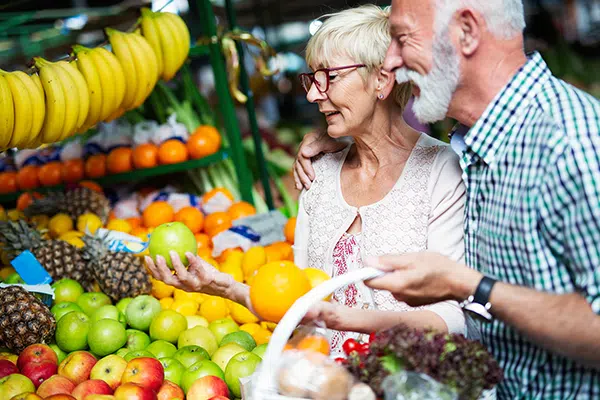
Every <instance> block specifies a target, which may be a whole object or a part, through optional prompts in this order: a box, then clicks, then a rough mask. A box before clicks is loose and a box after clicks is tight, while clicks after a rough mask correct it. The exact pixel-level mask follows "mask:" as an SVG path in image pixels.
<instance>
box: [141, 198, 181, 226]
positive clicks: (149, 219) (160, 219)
mask: <svg viewBox="0 0 600 400" xmlns="http://www.w3.org/2000/svg"><path fill="white" fill-rule="evenodd" d="M174 215H175V213H174V212H173V207H171V205H170V204H169V203H167V202H166V201H155V202H154V203H152V204H150V205H149V206H148V207H146V209H145V210H144V213H143V214H142V219H143V221H144V226H145V227H146V228H156V227H157V226H159V225H162V224H166V223H167V222H173V217H174Z"/></svg>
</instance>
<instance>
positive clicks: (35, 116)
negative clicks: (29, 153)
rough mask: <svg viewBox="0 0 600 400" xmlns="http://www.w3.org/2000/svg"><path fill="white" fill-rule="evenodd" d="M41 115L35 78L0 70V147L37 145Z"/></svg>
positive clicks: (43, 111)
mask: <svg viewBox="0 0 600 400" xmlns="http://www.w3.org/2000/svg"><path fill="white" fill-rule="evenodd" d="M45 115H46V108H45V99H44V90H43V89H42V83H41V82H40V79H39V77H38V76H37V75H28V74H26V73H25V72H23V71H13V72H6V71H2V70H0V150H1V151H4V150H6V149H9V148H12V147H18V148H20V149H25V148H35V147H37V146H39V145H40V144H41V135H40V131H41V129H42V125H43V123H44V117H45Z"/></svg>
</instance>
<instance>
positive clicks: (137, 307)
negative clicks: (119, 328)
mask: <svg viewBox="0 0 600 400" xmlns="http://www.w3.org/2000/svg"><path fill="white" fill-rule="evenodd" d="M160 311H161V307H160V302H159V301H158V300H157V299H156V298H154V297H152V296H149V295H141V296H137V297H135V298H134V299H133V300H131V302H130V303H129V304H128V305H127V309H126V310H125V317H126V318H127V323H128V324H129V326H131V327H132V328H134V329H139V330H140V331H144V332H147V331H148V328H150V324H151V323H152V320H153V319H154V317H156V315H157V314H158V313H159V312H160Z"/></svg>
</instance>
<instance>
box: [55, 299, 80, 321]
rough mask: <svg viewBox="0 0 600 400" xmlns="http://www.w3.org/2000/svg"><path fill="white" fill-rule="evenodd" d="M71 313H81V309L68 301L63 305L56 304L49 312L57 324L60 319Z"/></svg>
mask: <svg viewBox="0 0 600 400" xmlns="http://www.w3.org/2000/svg"><path fill="white" fill-rule="evenodd" d="M71 311H79V312H83V310H82V309H81V307H79V306H78V305H77V304H76V303H72V302H70V301H65V302H63V303H60V304H56V305H54V306H52V308H51V309H50V312H51V313H52V314H53V315H54V319H55V320H56V322H58V321H59V320H60V319H61V318H62V317H64V316H65V315H67V314H68V313H70V312H71Z"/></svg>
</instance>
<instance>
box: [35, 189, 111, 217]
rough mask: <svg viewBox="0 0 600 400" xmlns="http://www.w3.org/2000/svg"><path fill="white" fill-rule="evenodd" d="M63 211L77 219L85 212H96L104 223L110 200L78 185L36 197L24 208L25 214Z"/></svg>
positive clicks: (47, 213)
mask: <svg viewBox="0 0 600 400" xmlns="http://www.w3.org/2000/svg"><path fill="white" fill-rule="evenodd" d="M58 213H65V214H67V215H69V216H70V217H71V218H73V220H74V221H77V218H79V216H80V215H83V214H85V213H92V214H96V215H97V216H98V217H100V219H101V220H102V223H103V224H105V223H106V221H107V220H108V214H109V213H110V201H109V200H108V199H107V198H106V196H104V194H102V193H98V192H96V191H94V190H92V189H89V188H86V187H78V188H75V189H73V190H67V191H66V192H53V193H50V194H48V195H47V196H46V197H43V198H41V199H36V200H35V201H34V202H33V204H31V205H30V206H29V207H27V208H26V209H25V215H26V216H27V217H31V216H34V215H40V214H46V215H56V214H58Z"/></svg>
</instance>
